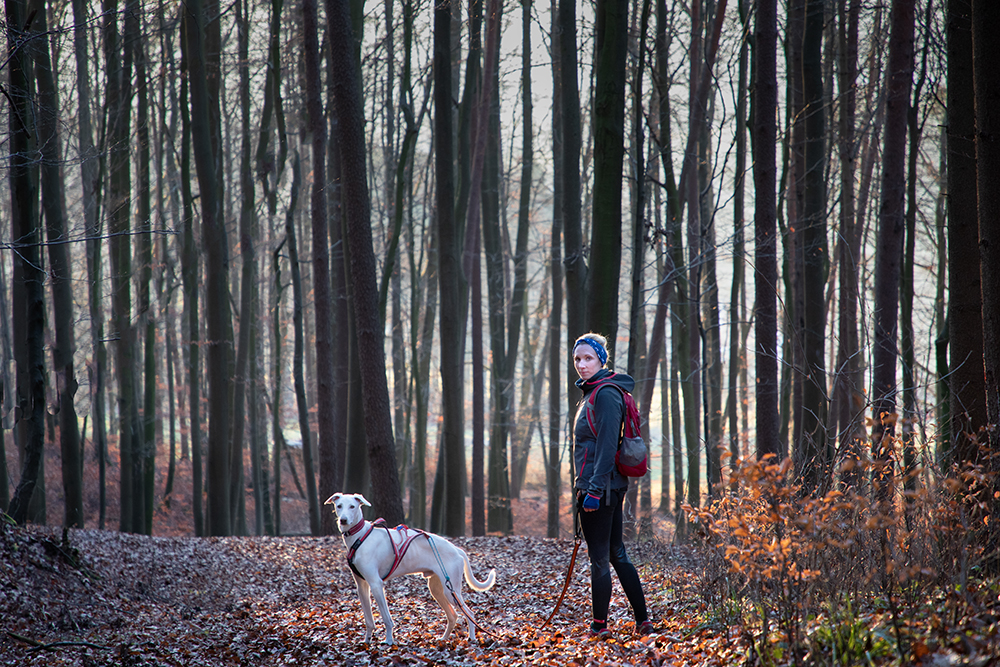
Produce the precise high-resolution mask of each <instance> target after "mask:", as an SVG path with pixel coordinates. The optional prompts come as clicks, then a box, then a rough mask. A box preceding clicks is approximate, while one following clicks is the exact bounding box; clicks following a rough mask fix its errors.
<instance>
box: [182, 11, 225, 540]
mask: <svg viewBox="0 0 1000 667" xmlns="http://www.w3.org/2000/svg"><path fill="white" fill-rule="evenodd" d="M186 7H187V11H186V14H185V22H186V23H187V26H186V37H187V39H186V45H187V51H188V63H189V72H190V77H191V130H192V132H191V134H192V137H191V138H192V145H193V146H194V159H195V165H196V168H197V172H198V186H199V188H198V189H199V197H200V200H201V225H202V241H203V243H204V248H205V313H206V320H207V324H208V343H207V344H206V347H207V351H208V353H207V355H206V357H207V359H206V364H207V369H208V383H209V397H208V399H209V403H208V412H209V420H208V533H209V534H210V535H229V534H230V533H231V531H232V524H231V521H230V519H231V517H230V504H231V503H230V496H229V475H230V446H231V443H230V422H229V401H230V396H229V379H230V374H231V359H232V342H231V341H232V337H231V335H230V334H231V331H232V326H231V320H230V311H229V282H228V271H229V241H228V239H227V238H226V234H225V227H224V225H223V222H224V221H223V217H222V202H221V183H220V182H219V179H218V177H217V165H218V162H217V159H216V155H217V154H216V150H217V147H218V146H219V142H218V136H219V132H218V128H219V117H218V115H213V114H211V113H210V109H211V107H212V101H211V100H210V99H209V81H208V79H209V74H208V67H209V61H208V55H209V53H211V48H212V46H211V45H218V42H219V40H218V34H217V32H218V31H219V30H220V27H219V22H218V21H209V20H208V17H209V16H210V14H208V13H207V12H206V9H207V6H204V5H203V4H202V2H201V0H194V1H193V2H188V4H187V6H186ZM215 15H216V14H211V16H215ZM216 48H217V47H216ZM215 55H216V56H217V55H218V52H217V51H216V52H215ZM216 71H217V70H216ZM217 78H218V77H216V80H217ZM196 492H197V490H196Z"/></svg>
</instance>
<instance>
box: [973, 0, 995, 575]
mask: <svg viewBox="0 0 1000 667" xmlns="http://www.w3.org/2000/svg"><path fill="white" fill-rule="evenodd" d="M998 28H1000V6H998V5H997V3H995V2H993V3H991V2H984V1H983V0H972V47H973V73H974V75H973V78H974V80H975V92H976V177H977V182H978V185H979V192H978V204H979V248H980V252H981V253H982V254H981V256H980V265H981V267H982V298H983V309H982V312H983V351H984V364H985V371H986V372H985V378H986V415H987V418H988V420H989V422H988V423H989V425H990V426H991V427H992V428H993V430H992V431H991V435H990V447H991V450H992V452H993V454H994V461H993V470H994V472H995V471H996V470H997V466H1000V463H997V461H996V459H995V456H996V452H997V451H1000V449H998V444H1000V436H998V434H997V432H996V427H997V426H998V425H1000V234H998V231H997V229H998V228H1000V193H998V192H997V183H1000V180H998V179H1000V117H998V114H1000V99H998V98H1000V58H998V55H997V50H996V48H995V45H991V39H992V36H993V35H995V34H996V32H995V31H996V30H997V29H998ZM996 484H997V482H996V481H994V488H996ZM996 503H997V499H996V496H994V501H993V504H994V507H996ZM994 534H996V529H994ZM994 558H995V557H994Z"/></svg>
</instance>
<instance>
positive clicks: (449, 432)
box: [432, 2, 465, 536]
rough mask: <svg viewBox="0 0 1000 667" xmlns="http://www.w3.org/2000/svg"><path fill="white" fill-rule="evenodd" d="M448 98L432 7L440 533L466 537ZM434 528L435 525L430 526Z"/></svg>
mask: <svg viewBox="0 0 1000 667" xmlns="http://www.w3.org/2000/svg"><path fill="white" fill-rule="evenodd" d="M451 98H452V94H451V6H450V3H446V2H442V3H440V4H438V5H435V7H434V144H435V178H436V190H437V191H436V197H435V199H436V209H437V210H436V216H437V225H436V226H437V233H438V285H439V290H440V295H441V296H440V308H441V324H440V326H441V393H442V396H441V410H442V413H443V414H442V416H443V422H442V424H441V428H442V435H441V447H442V448H443V451H442V452H441V454H442V456H440V457H439V460H443V461H444V464H445V468H444V470H440V469H439V470H438V472H437V475H438V476H439V477H441V479H442V480H446V483H445V489H444V491H445V497H444V498H443V506H444V509H445V512H446V515H445V517H444V519H445V520H444V521H443V523H442V526H441V530H442V531H443V532H444V533H445V534H447V535H453V536H456V535H464V534H465V498H464V494H463V486H464V484H463V480H464V477H465V464H464V451H465V447H464V437H463V431H464V428H463V422H464V410H463V391H462V358H461V355H460V351H461V349H462V341H461V332H462V322H461V319H460V317H461V312H462V308H461V304H460V303H459V296H460V293H461V286H460V282H461V280H462V274H461V271H462V269H461V264H460V263H459V256H458V233H457V230H456V229H455V218H454V208H453V207H454V201H455V195H454V192H455V183H454V176H453V173H454V172H453V169H454V166H453V162H452V116H451V105H452V101H451ZM432 523H433V522H432Z"/></svg>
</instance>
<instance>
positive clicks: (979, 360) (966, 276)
mask: <svg viewBox="0 0 1000 667" xmlns="http://www.w3.org/2000/svg"><path fill="white" fill-rule="evenodd" d="M947 37H948V99H947V104H948V293H949V296H948V326H949V345H950V348H951V349H950V351H949V357H950V369H949V370H950V379H951V409H950V413H951V424H950V429H949V432H950V435H951V438H950V439H951V443H952V444H951V446H952V449H951V451H950V452H949V453H948V456H947V461H946V463H947V464H951V463H959V464H960V463H962V462H965V461H974V460H976V457H977V455H978V452H977V447H978V440H977V438H978V432H979V429H980V428H981V427H983V426H985V425H986V422H987V419H988V416H987V413H986V384H985V376H986V371H985V366H984V365H983V352H984V345H983V335H984V328H983V319H982V274H981V271H980V263H979V262H976V261H975V259H976V258H978V257H979V252H980V251H979V218H978V211H977V196H978V195H977V190H978V188H977V187H976V145H975V136H976V127H975V123H976V118H975V113H976V112H975V92H974V91H975V89H974V78H973V43H972V2H971V0H948V33H947ZM886 131H888V128H887V130H886ZM980 260H981V258H980Z"/></svg>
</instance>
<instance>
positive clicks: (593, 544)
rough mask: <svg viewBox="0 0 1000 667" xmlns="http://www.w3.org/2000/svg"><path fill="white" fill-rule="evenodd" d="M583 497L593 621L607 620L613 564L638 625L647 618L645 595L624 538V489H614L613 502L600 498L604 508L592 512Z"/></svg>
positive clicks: (582, 518)
mask: <svg viewBox="0 0 1000 667" xmlns="http://www.w3.org/2000/svg"><path fill="white" fill-rule="evenodd" d="M583 497H584V495H583V494H581V495H580V497H579V498H578V499H577V509H578V511H579V512H580V527H581V528H582V529H583V536H584V537H585V538H586V540H587V553H588V554H589V555H590V593H591V600H592V604H593V611H594V620H595V621H597V622H598V623H600V622H606V621H607V620H608V607H610V606H611V567H610V566H611V565H614V567H615V572H616V573H617V574H618V581H619V582H620V583H621V585H622V588H623V589H624V590H625V596H626V597H627V598H628V601H629V604H631V605H632V615H633V616H634V617H635V622H636V624H637V625H638V624H640V623H642V622H643V621H645V620H647V615H646V597H645V595H644V594H643V592H642V582H640V581H639V573H638V572H636V569H635V566H634V565H632V561H630V560H629V558H628V554H627V553H625V543H624V541H623V540H622V503H623V502H624V500H625V489H621V490H618V491H612V492H611V505H610V506H609V505H608V504H607V498H601V507H600V508H599V509H597V510H595V511H593V512H584V511H583Z"/></svg>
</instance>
